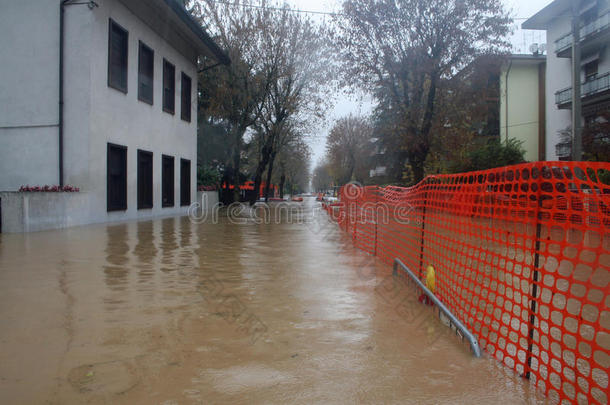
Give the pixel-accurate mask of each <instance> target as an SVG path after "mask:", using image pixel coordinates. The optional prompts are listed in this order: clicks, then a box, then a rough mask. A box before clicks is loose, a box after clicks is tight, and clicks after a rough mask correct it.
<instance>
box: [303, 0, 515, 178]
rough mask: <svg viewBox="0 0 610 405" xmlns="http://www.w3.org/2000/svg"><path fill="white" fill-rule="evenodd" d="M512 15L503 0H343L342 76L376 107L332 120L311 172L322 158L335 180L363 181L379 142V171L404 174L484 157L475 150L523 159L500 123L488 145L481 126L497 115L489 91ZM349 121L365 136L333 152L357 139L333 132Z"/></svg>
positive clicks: (458, 166)
mask: <svg viewBox="0 0 610 405" xmlns="http://www.w3.org/2000/svg"><path fill="white" fill-rule="evenodd" d="M511 22H512V21H511V19H510V18H509V15H508V13H507V12H506V11H505V10H504V8H503V6H502V3H501V1H500V0H346V1H344V3H343V11H342V13H341V15H339V16H337V17H336V18H335V23H336V28H337V32H336V37H335V38H336V42H335V44H336V48H337V51H338V53H339V56H340V60H341V63H342V69H341V70H340V71H341V72H342V77H341V78H342V83H343V84H344V85H346V86H349V87H350V88H358V89H364V90H366V91H368V92H370V93H371V94H373V95H374V97H375V101H376V108H375V110H374V112H373V114H372V116H371V117H367V118H366V119H365V118H354V117H346V118H344V119H341V120H339V121H338V122H337V124H336V125H335V127H334V128H333V131H331V136H329V138H328V141H327V148H326V149H327V155H326V158H325V159H324V161H323V162H321V164H320V165H319V167H318V168H317V170H316V172H315V173H318V174H320V172H321V171H322V169H323V168H325V171H326V177H330V178H331V179H332V182H334V183H344V182H345V181H346V180H348V181H349V180H359V181H364V180H366V175H365V174H366V172H367V171H368V169H372V168H374V166H375V164H377V162H375V159H371V158H370V156H374V155H375V154H376V153H379V150H382V151H383V152H384V156H383V160H384V166H386V170H387V176H386V179H385V180H386V181H387V182H393V183H402V184H409V183H413V182H418V181H420V180H421V179H423V177H424V176H425V175H426V174H428V173H437V172H451V171H459V170H468V169H471V168H472V167H473V166H476V165H478V164H484V162H485V159H481V156H480V154H481V150H487V151H488V152H489V153H487V154H485V153H484V154H485V156H487V155H488V154H491V155H493V154H496V155H501V156H505V157H506V158H507V159H509V160H510V159H513V158H514V160H517V161H518V160H519V159H522V151H521V150H520V146H519V145H515V144H514V143H509V144H508V145H501V144H500V143H499V140H497V138H498V137H497V133H496V140H493V141H491V142H490V143H491V144H492V146H491V147H490V146H488V143H489V142H488V139H490V138H491V137H486V136H485V135H491V134H490V133H489V128H490V126H493V124H494V123H493V121H494V119H495V120H497V118H498V117H497V116H495V115H494V109H497V103H498V101H497V98H496V99H495V100H493V97H490V92H493V91H494V90H496V91H497V87H498V86H499V80H498V77H497V74H498V72H499V63H500V62H501V61H500V60H499V59H498V58H497V55H502V54H504V53H507V52H508V50H509V47H510V44H509V43H508V42H507V40H506V38H507V34H508V33H509V30H510V24H511ZM492 55H494V57H492ZM494 75H495V77H494ZM494 86H495V89H494ZM497 92H498V93H499V91H497ZM496 97H497V96H496ZM348 123H358V127H359V130H350V131H347V132H348V133H351V134H364V133H368V134H369V135H368V140H365V139H364V138H365V137H362V139H360V140H359V141H358V146H354V147H353V148H352V149H351V153H352V155H351V156H350V154H345V155H342V156H341V157H339V155H340V153H338V151H341V150H342V148H343V147H347V145H348V144H349V142H352V143H353V141H349V142H343V141H341V139H340V138H341V137H339V136H333V134H334V133H337V134H338V133H342V132H345V131H343V129H345V126H346V124H348ZM371 138H372V141H371ZM340 145H341V146H340ZM507 150H509V151H514V152H517V153H516V157H515V156H513V155H512V154H511V153H505V152H506V151H507ZM477 153H478V155H477ZM354 155H355V156H359V157H358V158H356V159H354ZM346 159H347V160H346ZM342 160H343V161H342ZM492 160H493V159H492ZM354 161H355V162H358V163H357V164H356V165H354V166H353V167H352V166H350V165H349V162H354ZM496 163H500V164H501V162H499V161H498V162H496ZM509 163H510V162H509ZM358 165H360V167H359V166H358ZM367 165H368V166H367ZM340 168H343V169H345V170H343V171H342V170H340ZM324 177H325V176H321V175H318V178H324ZM314 178H315V174H314Z"/></svg>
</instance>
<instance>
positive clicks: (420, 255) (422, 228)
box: [419, 183, 428, 279]
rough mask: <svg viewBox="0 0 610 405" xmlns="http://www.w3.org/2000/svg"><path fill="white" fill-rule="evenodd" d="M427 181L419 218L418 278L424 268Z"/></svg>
mask: <svg viewBox="0 0 610 405" xmlns="http://www.w3.org/2000/svg"><path fill="white" fill-rule="evenodd" d="M427 185H428V184H427V183H426V184H424V187H425V188H424V209H423V213H422V220H421V238H420V250H419V278H420V279H421V277H422V270H423V268H424V243H425V239H424V233H425V231H426V203H427V202H428V188H427Z"/></svg>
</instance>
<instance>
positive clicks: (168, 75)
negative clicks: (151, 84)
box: [163, 59, 176, 114]
mask: <svg viewBox="0 0 610 405" xmlns="http://www.w3.org/2000/svg"><path fill="white" fill-rule="evenodd" d="M175 104H176V68H175V67H174V65H172V64H171V63H169V62H168V61H167V60H165V59H163V111H165V112H168V113H170V114H173V113H174V106H175Z"/></svg>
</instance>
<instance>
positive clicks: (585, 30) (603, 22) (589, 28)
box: [555, 12, 610, 53]
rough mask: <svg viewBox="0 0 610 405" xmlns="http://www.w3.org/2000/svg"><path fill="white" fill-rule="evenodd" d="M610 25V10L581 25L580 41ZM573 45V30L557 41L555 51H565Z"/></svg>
mask: <svg viewBox="0 0 610 405" xmlns="http://www.w3.org/2000/svg"><path fill="white" fill-rule="evenodd" d="M608 27H610V12H607V13H605V14H603V15H601V16H600V17H599V18H598V19H597V20H595V21H593V22H590V23H589V24H585V25H583V26H582V27H580V42H582V41H586V40H587V37H588V36H590V35H593V34H596V33H598V32H600V31H603V30H605V29H606V28H608ZM571 46H572V32H569V33H567V34H565V35H564V36H562V37H561V38H559V39H557V40H556V41H555V53H559V52H563V51H565V50H566V49H568V48H570V47H571Z"/></svg>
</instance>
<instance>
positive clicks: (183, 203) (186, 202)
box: [180, 158, 191, 207]
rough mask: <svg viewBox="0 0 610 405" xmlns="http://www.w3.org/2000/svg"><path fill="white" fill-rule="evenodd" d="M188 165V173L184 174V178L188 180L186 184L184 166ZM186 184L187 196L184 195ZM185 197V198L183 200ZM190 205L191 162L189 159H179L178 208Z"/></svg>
mask: <svg viewBox="0 0 610 405" xmlns="http://www.w3.org/2000/svg"><path fill="white" fill-rule="evenodd" d="M185 165H188V171H187V172H186V174H187V175H186V177H187V178H188V182H187V183H185V182H184V171H183V169H184V166H185ZM185 184H186V186H187V189H188V194H186V193H185V191H186V190H185V187H184V185H185ZM185 197H186V198H185ZM189 205H191V161H190V159H183V158H181V159H180V206H181V207H186V206H189Z"/></svg>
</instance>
